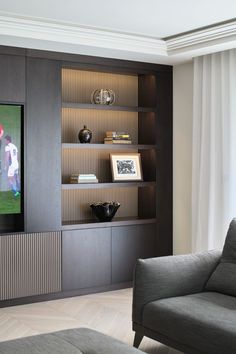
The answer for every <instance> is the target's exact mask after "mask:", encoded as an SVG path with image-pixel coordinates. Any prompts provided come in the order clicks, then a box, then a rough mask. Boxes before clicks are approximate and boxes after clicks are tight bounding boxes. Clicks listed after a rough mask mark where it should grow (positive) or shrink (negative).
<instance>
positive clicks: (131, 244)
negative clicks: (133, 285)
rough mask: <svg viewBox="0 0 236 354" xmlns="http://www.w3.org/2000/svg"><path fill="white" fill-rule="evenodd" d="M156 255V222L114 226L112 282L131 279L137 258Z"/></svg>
mask: <svg viewBox="0 0 236 354" xmlns="http://www.w3.org/2000/svg"><path fill="white" fill-rule="evenodd" d="M155 255H156V225H155V224H148V225H135V226H121V227H113V228H112V283H119V282H126V281H131V280H132V279H133V270H134V266H135V263H136V260H137V259H138V258H149V257H154V256H155Z"/></svg>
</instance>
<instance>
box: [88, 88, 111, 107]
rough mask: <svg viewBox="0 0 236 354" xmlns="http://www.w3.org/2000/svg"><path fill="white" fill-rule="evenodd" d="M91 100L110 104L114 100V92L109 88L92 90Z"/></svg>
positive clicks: (96, 102)
mask: <svg viewBox="0 0 236 354" xmlns="http://www.w3.org/2000/svg"><path fill="white" fill-rule="evenodd" d="M91 102H92V103H95V104H103V105H112V104H113V103H114V102H115V93H114V91H112V90H110V89H98V90H94V91H93V93H92V95H91Z"/></svg>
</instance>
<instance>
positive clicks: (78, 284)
mask: <svg viewBox="0 0 236 354" xmlns="http://www.w3.org/2000/svg"><path fill="white" fill-rule="evenodd" d="M62 259H63V272H62V279H63V284H62V289H63V291H68V290H75V289H83V288H91V287H96V286H103V285H108V284H110V283H111V230H110V228H105V229H104V228H101V229H100V228H98V229H87V230H73V231H63V232H62Z"/></svg>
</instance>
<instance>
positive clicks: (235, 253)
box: [133, 219, 236, 354]
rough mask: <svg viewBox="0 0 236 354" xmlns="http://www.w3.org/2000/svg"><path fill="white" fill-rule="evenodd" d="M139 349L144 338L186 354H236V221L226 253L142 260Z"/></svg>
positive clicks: (136, 300)
mask: <svg viewBox="0 0 236 354" xmlns="http://www.w3.org/2000/svg"><path fill="white" fill-rule="evenodd" d="M133 330H134V331H135V332H136V333H135V339H134V346H135V347H138V346H139V344H140V342H141V340H142V338H143V336H147V337H150V338H152V339H155V340H158V341H160V342H162V343H164V344H166V345H168V346H171V347H173V348H175V349H178V350H180V351H182V352H184V353H193V354H194V353H195V354H196V353H210V354H235V353H236V219H234V220H232V222H231V224H230V227H229V230H228V233H227V237H226V241H225V245H224V249H223V252H219V251H210V252H202V253H199V254H192V255H183V256H169V257H161V258H153V259H147V260H138V262H137V265H136V269H135V279H134V290H133Z"/></svg>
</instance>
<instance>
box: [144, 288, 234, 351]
mask: <svg viewBox="0 0 236 354" xmlns="http://www.w3.org/2000/svg"><path fill="white" fill-rule="evenodd" d="M235 313H236V298H235V297H232V296H227V295H223V294H219V293H213V292H205V293H204V292H203V293H199V294H193V295H186V296H180V297H173V298H169V299H162V300H158V301H153V302H150V303H149V304H147V305H146V306H145V308H144V311H143V326H144V327H145V328H150V329H152V330H154V331H156V332H159V333H161V334H163V335H165V336H167V337H169V338H172V339H173V340H175V341H176V342H179V343H185V344H186V346H189V347H191V348H196V349H197V350H198V351H199V352H202V353H210V354H223V353H225V354H226V353H227V354H235V353H236V315H235Z"/></svg>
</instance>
